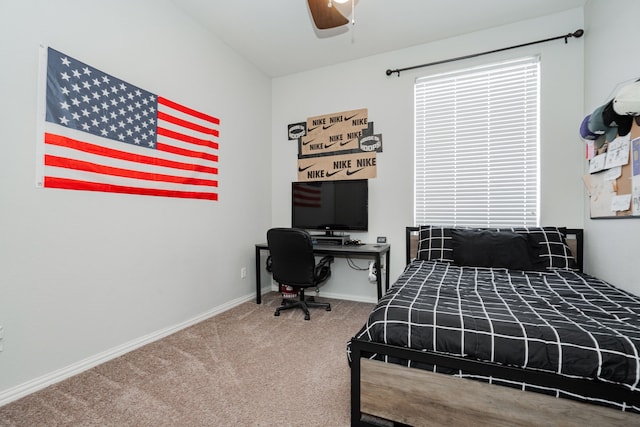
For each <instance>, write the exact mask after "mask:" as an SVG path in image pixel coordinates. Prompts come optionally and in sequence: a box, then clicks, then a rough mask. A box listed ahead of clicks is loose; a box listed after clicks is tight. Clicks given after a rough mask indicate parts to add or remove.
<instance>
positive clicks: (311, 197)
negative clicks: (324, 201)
mask: <svg viewBox="0 0 640 427" xmlns="http://www.w3.org/2000/svg"><path fill="white" fill-rule="evenodd" d="M293 198H294V199H295V200H320V196H319V195H318V196H314V195H307V194H299V193H296V194H294V195H293Z"/></svg>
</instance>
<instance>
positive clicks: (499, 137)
mask: <svg viewBox="0 0 640 427" xmlns="http://www.w3.org/2000/svg"><path fill="white" fill-rule="evenodd" d="M539 64H540V60H539V57H537V56H536V57H529V58H524V59H519V60H513V61H508V62H501V63H498V64H493V65H489V66H483V67H476V68H471V69H466V70H461V71H456V72H452V73H446V74H439V75H435V76H429V77H423V78H419V79H417V80H416V82H415V99H414V101H415V224H416V225H421V224H434V225H457V226H478V227H495V226H536V225H538V217H539V215H538V103H539V102H538V99H539V89H538V88H539V69H540V65H539Z"/></svg>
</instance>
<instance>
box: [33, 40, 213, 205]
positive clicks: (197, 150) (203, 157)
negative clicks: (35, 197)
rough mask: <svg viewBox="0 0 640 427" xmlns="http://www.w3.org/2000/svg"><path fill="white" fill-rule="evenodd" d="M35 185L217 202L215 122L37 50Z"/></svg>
mask: <svg viewBox="0 0 640 427" xmlns="http://www.w3.org/2000/svg"><path fill="white" fill-rule="evenodd" d="M40 60H41V70H40V77H41V80H40V87H39V96H40V102H39V106H38V108H39V120H38V166H37V176H36V185H37V186H38V187H42V188H59V189H68V190H86V191H104V192H111V193H125V194H137V195H149V196H165V197H178V198H192V199H206V200H218V141H217V139H218V136H219V125H220V120H219V119H218V118H216V117H213V116H210V115H208V114H204V113H202V112H199V111H196V110H194V109H191V108H189V107H186V106H183V105H180V104H179V103H176V102H173V101H170V100H168V99H166V98H164V97H162V96H159V95H156V94H154V93H151V92H149V91H146V90H144V89H142V88H139V87H137V86H134V85H132V84H129V83H127V82H125V81H123V80H120V79H118V78H117V77H114V76H111V75H109V74H106V73H104V72H102V71H100V70H98V69H96V68H94V67H91V66H89V65H87V64H84V63H82V62H80V61H78V60H76V59H74V58H72V57H70V56H68V55H65V54H64V53H61V52H58V51H56V50H55V49H52V48H46V47H42V48H41V58H40Z"/></svg>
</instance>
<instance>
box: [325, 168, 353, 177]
mask: <svg viewBox="0 0 640 427" xmlns="http://www.w3.org/2000/svg"><path fill="white" fill-rule="evenodd" d="M340 172H342V169H339V170H337V171H333V172H327V177H329V176H333V175H335V174H337V173H340ZM347 173H348V172H347Z"/></svg>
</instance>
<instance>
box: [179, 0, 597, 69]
mask: <svg viewBox="0 0 640 427" xmlns="http://www.w3.org/2000/svg"><path fill="white" fill-rule="evenodd" d="M172 1H173V3H174V4H176V5H177V6H178V7H179V8H181V9H183V10H184V11H185V12H186V13H187V14H188V15H190V16H191V17H192V18H193V19H194V20H196V21H197V22H200V23H201V24H202V25H203V26H204V27H205V28H207V29H208V30H209V31H211V32H212V33H213V34H215V35H216V36H217V37H218V38H220V39H221V40H222V41H224V42H225V43H226V44H227V45H229V46H230V47H231V48H232V49H233V50H234V51H236V52H237V53H238V54H240V55H241V56H243V57H244V58H246V59H247V60H248V61H250V62H251V63H253V64H254V65H256V66H257V67H258V68H259V69H260V70H262V71H263V72H264V73H265V74H267V75H268V76H271V77H279V76H284V75H287V74H293V73H297V72H301V71H306V70H310V69H314V68H320V67H323V66H327V65H333V64H337V63H340V62H345V61H349V60H352V59H357V58H363V57H366V56H371V55H375V54H379V53H384V52H388V51H393V50H397V49H402V48H406V47H410V46H414V45H419V44H424V43H428V42H431V41H435V40H440V39H444V38H449V37H453V36H457V35H460V34H466V33H470V32H473V31H478V30H482V29H486V28H491V27H496V26H500V25H505V24H510V23H513V22H518V21H522V20H527V19H531V18H537V17H540V16H544V15H549V14H553V13H557V12H561V11H565V10H568V9H573V8H576V7H582V6H584V4H585V3H586V1H587V0H354V1H355V25H353V24H351V23H349V24H347V25H345V26H343V27H340V28H336V29H331V30H317V29H316V28H315V26H314V25H313V20H312V18H311V15H310V13H309V8H308V5H307V1H306V0H251V1H248V0H245V1H242V0H172ZM341 9H342V10H344V11H345V13H346V14H347V15H348V17H351V5H350V3H348V4H346V5H342V6H341ZM573 30H575V28H567V32H571V31H573ZM550 36H556V34H551V35H550Z"/></svg>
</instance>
